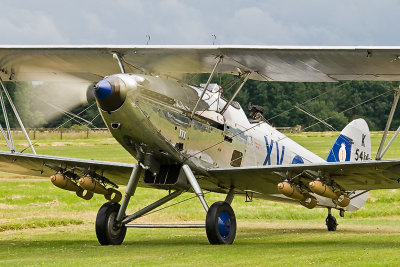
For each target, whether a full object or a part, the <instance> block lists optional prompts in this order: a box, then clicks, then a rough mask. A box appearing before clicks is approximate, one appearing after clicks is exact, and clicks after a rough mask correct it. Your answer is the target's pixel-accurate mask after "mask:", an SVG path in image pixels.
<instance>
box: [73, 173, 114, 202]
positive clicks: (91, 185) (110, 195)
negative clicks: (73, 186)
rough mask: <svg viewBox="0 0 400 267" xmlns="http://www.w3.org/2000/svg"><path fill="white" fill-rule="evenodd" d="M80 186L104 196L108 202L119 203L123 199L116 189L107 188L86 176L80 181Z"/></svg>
mask: <svg viewBox="0 0 400 267" xmlns="http://www.w3.org/2000/svg"><path fill="white" fill-rule="evenodd" d="M79 185H80V186H81V187H82V188H83V189H86V190H88V191H90V192H93V193H96V194H100V195H104V198H105V199H107V200H108V201H111V202H115V203H118V202H120V201H121V199H122V194H121V192H119V191H118V190H116V189H114V188H105V187H104V186H103V185H102V184H100V183H99V182H98V181H96V180H95V179H93V178H92V177H89V176H86V177H82V178H80V179H79Z"/></svg>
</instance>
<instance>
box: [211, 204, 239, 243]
mask: <svg viewBox="0 0 400 267" xmlns="http://www.w3.org/2000/svg"><path fill="white" fill-rule="evenodd" d="M206 233H207V238H208V241H209V242H210V244H213V245H217V244H232V243H233V241H234V240H235V236H236V217H235V213H234V212H233V209H232V207H231V206H230V205H229V204H228V203H226V202H223V201H219V202H215V203H214V204H212V205H211V207H210V208H209V209H208V212H207V217H206Z"/></svg>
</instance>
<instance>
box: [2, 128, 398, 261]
mask: <svg viewBox="0 0 400 267" xmlns="http://www.w3.org/2000/svg"><path fill="white" fill-rule="evenodd" d="M336 135H337V134H336V133H301V134H296V135H291V137H292V138H293V139H294V140H295V141H297V142H299V143H300V144H302V145H304V146H305V147H307V148H308V149H310V150H311V151H313V152H315V153H317V154H318V155H320V156H321V157H325V156H326V154H327V153H328V150H329V148H330V147H331V145H332V143H333V141H334V139H335V138H336ZM372 137H373V143H375V145H374V148H373V149H374V150H375V151H376V149H377V144H376V143H377V140H378V134H376V133H373V135H372ZM16 144H17V148H23V147H24V146H26V144H24V141H23V140H22V139H17V140H16ZM0 149H4V150H5V148H4V147H0ZM37 150H38V152H39V153H43V154H52V155H60V156H71V157H81V158H93V159H99V160H115V161H123V162H133V160H132V158H131V157H129V155H128V154H127V153H126V152H125V151H123V149H122V148H121V147H120V146H118V144H117V143H116V142H115V141H114V140H113V139H112V138H110V137H109V136H106V137H101V136H96V137H91V138H89V139H86V138H78V139H71V138H70V139H68V136H64V137H63V140H57V139H56V138H54V136H53V137H52V138H48V139H45V138H43V139H42V140H41V145H40V146H38V147H37ZM389 152H390V154H388V157H389V156H390V157H400V145H399V144H398V143H395V144H394V147H393V148H392V149H391V150H389ZM0 175H1V177H3V178H0V265H4V266H10V265H52V266H55V265H75V266H76V265H79V266H81V265H100V264H101V265H105V264H124V265H178V266H183V265H185V266H187V265H195V266H199V265H242V266H243V265H256V266H257V265H276V266H282V265H290V266H303V265H311V264H315V265H326V266H328V265H329V266H332V265H339V266H342V265H344V266H348V265H355V264H356V265H357V266H358V265H368V266H369V265H378V264H379V265H397V263H398V262H399V261H400V254H399V253H398V250H399V247H400V190H378V191H373V192H371V193H370V198H369V200H368V201H367V204H366V205H365V206H364V207H363V208H362V209H361V210H359V211H357V212H354V213H346V217H345V218H339V216H338V215H337V212H335V214H334V215H335V216H336V217H337V218H338V221H339V224H340V225H339V227H338V231H336V232H327V231H326V227H325V225H324V220H325V217H326V210H324V209H313V210H308V209H306V208H304V207H302V206H298V205H290V204H282V203H277V202H271V201H265V200H257V199H256V200H254V201H253V202H252V203H246V202H245V201H244V198H243V196H237V197H235V200H234V202H233V204H232V206H233V208H234V210H235V213H236V216H237V218H238V232H237V237H236V240H235V243H234V245H232V246H210V245H208V241H207V238H206V235H205V231H204V229H183V230H181V229H172V230H170V229H169V230H166V229H129V230H128V233H127V237H126V239H125V241H124V243H123V245H121V246H114V247H111V246H107V247H102V246H100V245H99V244H98V242H97V239H96V235H95V232H94V220H95V218H96V213H97V210H98V209H99V207H100V206H101V205H102V204H103V203H104V202H105V199H104V198H103V197H102V196H100V195H96V196H95V197H94V198H93V199H92V200H90V201H84V200H82V199H80V198H78V197H76V196H75V195H74V193H72V192H67V191H63V190H61V189H58V188H56V187H54V186H53V185H52V184H51V182H50V181H49V179H30V178H29V177H25V178H20V177H18V176H15V175H14V176H11V175H6V174H0ZM9 177H11V178H9ZM122 189H123V188H122ZM165 194H166V192H164V191H160V190H150V189H143V188H139V189H138V190H137V192H136V194H135V196H134V198H133V199H132V201H131V205H130V206H129V208H128V213H132V212H134V211H135V210H137V209H139V208H141V207H144V206H145V205H147V204H148V203H150V202H152V201H154V200H157V199H159V198H160V197H162V196H164V195H165ZM189 197H193V194H189V193H185V194H183V195H182V196H180V197H179V198H177V199H176V200H174V201H173V203H174V202H176V201H180V200H184V199H186V198H189ZM223 198H224V196H223V195H219V194H213V193H210V194H206V199H207V201H208V202H209V203H213V202H215V201H218V200H222V199H223ZM204 218H205V213H204V210H203V208H202V206H201V205H200V203H199V201H198V200H197V198H194V199H191V200H189V201H186V202H184V203H182V204H180V205H176V206H174V207H172V208H168V209H165V210H162V211H160V212H156V213H154V214H151V215H148V216H145V217H143V218H141V219H139V221H138V222H143V223H162V222H171V223H173V222H187V223H202V222H204Z"/></svg>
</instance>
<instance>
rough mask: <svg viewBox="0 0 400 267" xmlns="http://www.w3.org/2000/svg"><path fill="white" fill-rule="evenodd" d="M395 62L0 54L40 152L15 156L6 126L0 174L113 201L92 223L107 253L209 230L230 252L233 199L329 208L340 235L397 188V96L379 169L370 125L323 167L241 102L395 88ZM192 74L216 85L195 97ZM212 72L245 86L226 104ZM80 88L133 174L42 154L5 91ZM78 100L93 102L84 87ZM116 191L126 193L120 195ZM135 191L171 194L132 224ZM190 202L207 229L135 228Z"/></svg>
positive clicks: (358, 124)
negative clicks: (269, 85) (25, 86)
mask: <svg viewBox="0 0 400 267" xmlns="http://www.w3.org/2000/svg"><path fill="white" fill-rule="evenodd" d="M399 58H400V47H266V46H46V47H44V46H29V47H27V46H17V47H15V46H12V47H7V46H1V47H0V78H1V80H0V82H1V83H0V85H1V88H0V89H1V92H3V93H4V94H5V96H6V97H7V99H8V101H9V102H10V104H11V107H12V109H13V112H14V114H15V116H16V117H17V119H18V121H19V123H20V125H21V128H22V129H23V131H24V133H25V135H26V137H27V141H28V143H29V144H30V147H31V149H32V152H33V153H19V152H15V148H14V145H13V141H12V136H11V132H10V129H9V125H8V121H7V120H6V128H7V129H6V130H5V129H4V128H3V127H0V129H1V132H2V134H3V136H4V138H5V139H6V142H7V144H8V145H9V147H10V151H11V152H0V170H1V171H5V172H10V173H17V174H26V175H35V176H47V177H49V176H50V177H51V181H52V182H53V183H54V185H56V186H58V187H60V188H62V189H66V190H70V191H74V192H75V193H76V195H77V196H79V197H81V198H83V199H86V200H89V199H90V198H92V196H93V194H94V193H97V194H102V195H104V197H105V198H106V199H107V200H108V202H107V203H105V204H104V205H103V206H102V207H101V208H100V210H99V212H98V214H97V218H96V235H97V238H98V241H99V242H100V244H102V245H109V244H112V245H118V244H121V243H122V242H123V240H124V238H125V234H126V230H127V228H129V227H143V228H145V227H182V228H183V227H204V228H205V229H206V234H207V238H208V240H209V242H210V243H211V244H231V243H232V242H233V241H234V239H235V235H236V218H235V213H234V211H233V209H232V207H231V202H232V200H233V198H234V195H235V194H243V195H246V197H247V198H249V199H251V198H253V196H254V197H256V198H263V199H269V200H275V201H282V202H291V203H298V204H300V205H303V206H304V207H306V208H309V209H312V208H315V207H323V208H327V209H328V217H327V218H326V225H327V228H328V230H330V231H335V230H336V226H337V221H336V219H335V217H333V216H332V214H331V209H337V210H339V211H340V215H341V216H344V213H345V211H356V210H358V209H359V208H361V207H362V206H363V205H364V203H365V202H366V199H367V196H368V192H369V190H373V189H389V188H400V185H399V181H400V178H399V177H400V160H381V158H382V156H383V155H384V154H385V152H386V151H387V149H388V147H389V146H390V144H391V143H392V142H393V139H394V137H395V136H397V134H398V133H399V132H400V127H399V130H398V131H396V134H395V136H394V137H393V138H392V140H390V142H389V145H388V146H387V147H385V148H384V143H385V139H386V136H387V132H388V129H389V126H390V123H391V120H392V117H393V113H394V111H395V109H396V104H397V100H398V98H399V93H398V90H397V89H396V90H395V98H394V102H393V106H392V110H391V113H390V114H389V119H388V123H387V127H386V129H385V133H384V137H383V138H382V142H381V146H380V148H379V150H378V153H377V155H376V157H375V159H374V160H373V159H372V155H371V140H370V134H369V129H368V125H367V123H366V122H365V121H364V120H363V119H357V120H354V121H352V122H350V123H349V124H348V125H347V126H346V127H345V128H344V129H343V131H342V132H341V133H340V135H339V137H338V138H337V140H336V142H335V143H334V144H333V146H332V148H331V150H330V152H329V154H328V155H327V159H326V160H325V159H322V158H320V157H319V156H317V155H315V154H314V153H312V152H311V151H309V150H307V149H306V148H304V147H302V146H300V145H299V144H297V143H296V142H294V141H292V140H291V139H289V138H288V137H286V136H285V135H284V134H282V133H280V132H279V131H277V130H276V129H275V128H274V127H272V126H271V125H270V124H268V123H267V122H266V121H265V120H264V119H263V117H262V115H261V113H262V112H261V109H260V108H259V107H257V106H252V110H251V118H247V117H246V115H245V113H244V111H243V109H242V107H241V106H240V105H239V103H237V102H235V101H234V99H235V97H236V95H237V94H238V92H239V91H240V90H241V88H242V87H243V85H244V84H245V83H246V81H247V80H248V79H254V80H260V81H288V82H336V81H340V80H374V81H377V80H378V81H383V80H385V81H394V80H396V81H398V80H400V60H399ZM186 73H209V74H210V75H209V78H208V80H207V81H204V82H205V83H204V84H202V85H201V86H192V85H189V84H184V83H182V82H181V79H180V77H181V75H182V74H186ZM215 73H229V74H232V75H236V76H238V77H239V78H240V83H239V85H238V87H237V88H236V89H235V91H234V93H233V96H232V97H231V98H230V99H225V98H224V97H222V94H221V87H220V86H219V85H217V84H212V83H211V79H212V78H213V76H214V75H215ZM76 79H79V80H81V81H85V82H95V86H94V87H93V88H91V89H90V90H92V91H93V93H94V95H95V98H96V102H97V106H98V109H99V112H100V114H101V116H102V118H103V120H104V122H105V124H106V125H107V127H108V129H109V131H110V132H111V134H112V135H113V137H114V138H115V139H116V140H117V141H118V142H119V143H120V144H121V145H122V146H123V147H124V148H125V149H126V150H127V151H128V152H129V153H130V154H131V155H132V157H134V158H135V159H136V160H137V162H138V163H137V164H123V163H115V162H104V161H96V160H84V159H77V158H65V157H56V156H46V155H37V154H36V152H35V150H34V146H33V145H32V143H31V142H30V140H29V137H28V135H27V134H26V131H25V129H24V126H23V123H22V121H21V119H20V118H19V115H18V111H17V109H16V108H15V106H14V104H13V102H12V100H11V98H10V97H9V94H8V91H7V88H6V87H5V86H4V83H3V81H59V82H62V83H68V82H69V81H72V80H73V81H76ZM82 84H86V83H82ZM54 90H57V88H54ZM81 90H82V91H84V92H86V87H85V86H82V88H81ZM63 93H65V92H63V91H60V92H59V95H60V97H62V96H63ZM2 95H3V94H0V104H1V105H2V107H4V99H3V96H2ZM3 112H6V111H5V109H3ZM4 116H5V118H7V114H6V113H5V114H4ZM117 185H127V186H126V192H125V194H124V196H122V194H121V193H120V191H118V190H117V188H118V186H117ZM137 186H144V187H150V188H156V189H160V190H164V191H165V192H166V195H165V197H163V198H161V199H159V200H158V201H156V202H154V203H151V204H149V205H148V206H147V207H145V208H143V209H141V210H138V211H137V212H135V213H134V214H131V215H126V214H125V212H126V208H127V205H128V203H129V201H130V198H131V197H132V196H133V195H134V193H135V190H136V188H137ZM186 191H191V192H193V193H194V194H196V195H197V197H198V198H199V200H200V202H201V204H202V206H203V207H204V210H205V217H206V219H205V224H201V225H184V224H182V225H139V224H131V222H132V221H134V220H135V219H137V218H139V217H141V216H143V215H145V214H147V213H148V212H150V211H152V210H154V209H156V208H157V207H159V206H161V205H163V204H165V203H167V202H168V201H170V200H172V199H174V198H175V197H177V196H179V195H180V194H182V193H183V192H186ZM204 191H211V192H217V193H221V194H224V195H225V199H224V200H223V201H219V202H216V203H213V204H212V205H211V206H209V204H210V203H207V201H206V200H205V199H204V193H203V192H204ZM121 199H122V202H121V204H119V202H120V201H121Z"/></svg>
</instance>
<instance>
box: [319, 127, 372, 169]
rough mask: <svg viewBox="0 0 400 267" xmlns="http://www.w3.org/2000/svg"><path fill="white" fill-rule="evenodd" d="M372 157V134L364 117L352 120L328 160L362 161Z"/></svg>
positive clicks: (341, 133) (333, 147)
mask: <svg viewBox="0 0 400 267" xmlns="http://www.w3.org/2000/svg"><path fill="white" fill-rule="evenodd" d="M369 159H371V135H370V133H369V128H368V124H367V122H366V121H365V120H363V119H357V120H354V121H352V122H350V123H349V124H348V125H347V126H346V127H345V128H344V129H343V130H342V131H341V132H340V135H339V137H338V138H337V139H336V141H335V143H334V144H333V146H332V148H331V151H329V154H328V158H327V159H326V161H328V162H339V161H340V162H342V161H362V160H369Z"/></svg>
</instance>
